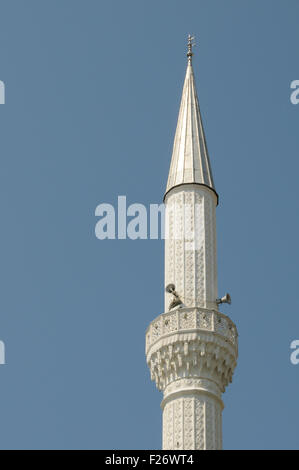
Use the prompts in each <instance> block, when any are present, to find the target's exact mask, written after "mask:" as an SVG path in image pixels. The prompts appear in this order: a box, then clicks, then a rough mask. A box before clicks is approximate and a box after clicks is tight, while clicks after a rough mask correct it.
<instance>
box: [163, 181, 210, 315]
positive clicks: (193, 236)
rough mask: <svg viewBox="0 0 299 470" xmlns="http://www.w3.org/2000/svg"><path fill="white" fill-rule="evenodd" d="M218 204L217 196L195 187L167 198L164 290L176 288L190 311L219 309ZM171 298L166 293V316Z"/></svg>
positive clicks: (174, 191)
mask: <svg viewBox="0 0 299 470" xmlns="http://www.w3.org/2000/svg"><path fill="white" fill-rule="evenodd" d="M216 204H217V199H216V195H215V193H214V192H213V191H211V190H210V189H209V188H207V187H205V186H200V185H196V184H192V185H183V186H178V187H176V188H173V189H172V190H171V191H170V192H169V193H168V194H167V195H166V198H165V209H166V211H165V222H166V223H165V226H166V234H165V286H166V285H167V284H170V283H173V284H175V288H176V291H177V292H178V294H179V296H180V297H181V299H182V301H183V303H184V305H186V306H187V307H195V306H197V307H203V308H217V304H216V299H217V296H218V292H217V252H216ZM171 298H172V295H171V294H168V293H165V307H164V308H165V312H167V311H168V309H169V304H170V301H171Z"/></svg>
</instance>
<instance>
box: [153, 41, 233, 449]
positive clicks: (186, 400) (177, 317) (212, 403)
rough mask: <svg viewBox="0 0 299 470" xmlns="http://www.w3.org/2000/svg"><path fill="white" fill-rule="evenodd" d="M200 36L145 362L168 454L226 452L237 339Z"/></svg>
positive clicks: (187, 87) (173, 170) (178, 138)
mask: <svg viewBox="0 0 299 470" xmlns="http://www.w3.org/2000/svg"><path fill="white" fill-rule="evenodd" d="M192 41H193V38H192V37H191V36H190V35H189V37H188V52H187V57H188V64H187V71H186V77H185V82H184V87H183V93H182V100H181V105H180V111H179V117H178V123H177V128H176V134H175V139H174V145H173V153H172V159H171V165H170V171H169V176H168V182H167V187H166V193H165V196H164V203H165V232H166V233H165V287H166V293H165V313H162V314H161V315H159V316H158V317H157V318H156V319H155V320H153V321H152V323H150V325H149V327H148V329H147V331H146V359H147V363H148V366H149V368H150V372H151V378H152V380H155V382H156V385H157V388H158V389H159V390H161V391H162V392H163V400H162V403H161V407H162V411H163V449H178V450H181V449H221V448H222V409H223V406H224V405H223V402H222V393H223V392H224V390H225V388H226V386H227V385H228V383H230V382H231V381H232V375H233V372H234V369H235V367H236V364H237V356H238V339H237V337H238V333H237V329H236V326H235V324H234V323H233V322H232V320H231V319H230V318H229V317H228V316H226V315H224V314H223V313H220V312H219V309H218V306H219V304H221V303H223V302H227V303H230V296H229V295H228V294H227V295H226V296H225V297H223V298H222V299H218V292H217V259H216V206H217V204H218V195H217V193H216V190H215V187H214V182H213V177H212V172H211V165H210V160H209V155H208V150H207V144H206V139H205V134H204V129H203V125H202V118H201V114H200V109H199V103H198V98H197V93H196V87H195V80H194V73H193V68H192V56H193V52H192V46H193V42H192Z"/></svg>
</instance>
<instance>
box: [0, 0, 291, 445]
mask: <svg viewBox="0 0 299 470" xmlns="http://www.w3.org/2000/svg"><path fill="white" fill-rule="evenodd" d="M189 32H190V33H193V34H195V36H196V42H197V45H196V47H195V50H194V52H195V56H194V61H193V64H194V72H195V76H196V81H197V88H198V92H199V99H200V105H201V110H202V114H203V119H204V125H205V130H206V136H207V141H208V147H209V153H210V158H211V163H212V169H213V175H214V180H215V185H216V189H217V191H218V193H219V195H220V204H219V206H218V208H217V230H218V262H219V273H218V276H219V294H223V293H225V292H226V291H228V292H230V294H231V296H232V300H233V303H232V305H231V306H224V307H223V312H224V313H227V314H229V315H230V316H231V318H232V319H233V320H234V321H235V323H236V324H237V327H238V330H239V346H240V351H239V360H238V366H237V369H236V372H235V375H234V380H233V383H232V384H231V385H230V386H229V387H228V389H227V391H226V393H225V394H224V396H223V398H224V402H225V410H224V413H223V436H224V439H223V444H224V448H225V449H252V448H256V449H263V448H266V449H275V448H282V449H287V448H290V449H296V448H297V449H298V448H299V433H298V421H299V405H298V392H299V365H297V366H296V365H292V364H291V362H290V353H291V350H290V342H291V341H292V340H294V339H299V314H298V296H299V292H298V263H299V253H298V237H299V220H298V173H299V155H298V148H299V132H298V127H299V105H292V104H291V102H290V94H291V91H290V83H291V82H292V81H293V80H296V79H297V80H299V2H298V0H288V1H287V2H286V1H282V0H280V1H278V0H263V1H260V0H250V1H245V0H242V1H240V0H226V1H225V2H223V1H222V0H206V1H199V0H196V1H194V0H189V1H188V2H186V1H177V0H163V1H157V0H151V1H150V2H149V1H144V0H138V1H137V0H134V1H133V0H127V1H121V0H118V1H109V2H108V1H100V0H97V1H96V0H85V1H83V0H80V1H79V0H63V1H61V0H51V1H50V0H44V1H42V2H41V1H40V0H27V1H26V2H24V1H22V0H19V1H16V0H9V1H4V0H2V1H1V2H0V80H2V81H3V82H4V83H5V86H6V104H5V105H0V162H1V167H0V192H1V198H0V212H1V235H0V239H1V265H0V277H1V279H0V286H1V295H0V339H1V340H3V341H4V342H5V345H6V354H7V357H6V360H7V364H6V365H5V366H0V416H1V420H0V448H2V449H15V448H17V449H18V448H22V449H27V448H34V449H39V448H44V449H45V448H50V449H51V448H62V449H65V448H67V449H73V448H85V449H88V448H100V449H155V448H158V449H159V448H160V447H161V410H160V401H161V399H162V396H161V394H160V393H159V392H158V391H157V390H156V388H155V385H154V383H152V382H151V381H150V375H149V370H148V368H147V365H146V362H145V355H144V335H145V329H146V327H147V325H148V324H149V322H150V321H151V320H152V319H153V318H154V317H156V316H157V315H159V314H160V313H162V311H163V295H164V294H163V289H164V281H163V242H162V241H161V240H156V241H155V240H135V241H132V240H105V241H101V240H98V239H97V238H96V237H95V234H94V228H95V224H96V221H97V218H96V217H95V214H94V212H95V208H96V206H97V205H98V204H100V203H103V202H108V203H111V204H115V203H116V201H117V196H118V195H126V196H127V201H128V204H131V203H134V202H139V203H143V204H145V205H146V206H148V205H149V204H150V203H160V202H161V201H162V197H163V193H164V189H165V185H166V180H167V174H168V168H169V163H170V157H171V149H172V143H173V137H174V131H175V125H176V119H177V114H178V106H179V101H180V95H181V90H182V84H183V79H184V75H185V68H186V57H185V52H186V35H187V34H188V33H189Z"/></svg>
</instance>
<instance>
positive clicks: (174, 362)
mask: <svg viewBox="0 0 299 470" xmlns="http://www.w3.org/2000/svg"><path fill="white" fill-rule="evenodd" d="M237 336H238V333H237V329H236V326H235V325H234V323H233V322H232V321H231V320H230V319H229V317H227V316H226V315H223V314H222V313H220V312H218V311H216V310H208V309H203V308H177V309H174V310H172V311H171V312H168V313H163V314H161V315H160V316H159V317H157V318H156V319H155V320H154V321H153V322H152V323H151V324H150V325H149V327H148V329H147V332H146V358H147V363H148V366H149V368H150V372H151V378H152V380H155V382H156V385H157V387H158V389H159V390H161V391H162V392H163V401H162V404H161V406H162V410H163V449H170V450H171V449H221V447H222V425H221V420H222V416H221V412H222V409H223V403H222V400H221V394H222V393H223V392H224V390H225V387H226V386H227V385H228V384H229V383H230V382H231V381H232V375H233V372H234V369H235V366H236V364H237V356H238V340H237Z"/></svg>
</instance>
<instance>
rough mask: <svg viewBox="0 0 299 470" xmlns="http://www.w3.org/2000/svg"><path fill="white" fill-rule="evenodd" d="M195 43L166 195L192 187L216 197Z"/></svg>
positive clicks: (185, 84)
mask: <svg viewBox="0 0 299 470" xmlns="http://www.w3.org/2000/svg"><path fill="white" fill-rule="evenodd" d="M192 40H193V38H192V37H191V36H190V35H189V37H188V52H187V57H188V65H187V71H186V77H185V82H184V87H183V93H182V100H181V106H180V111H179V117H178V123H177V128H176V133H175V138H174V144H173V152H172V158H171V165H170V170H169V176H168V181H167V187H166V193H167V192H168V191H170V189H171V188H173V187H174V186H178V185H180V184H188V183H197V184H202V185H205V186H208V187H209V188H211V189H212V190H213V191H214V192H215V193H216V190H215V187H214V182H213V176H212V171H211V165H210V159H209V154H208V149H207V144H206V139H205V133H204V129H203V125H202V119H201V114H200V109H199V102H198V97H197V93H196V86H195V79H194V74H193V68H192V55H193V52H192V45H193V43H192ZM216 195H217V193H216ZM217 200H218V195H217Z"/></svg>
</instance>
